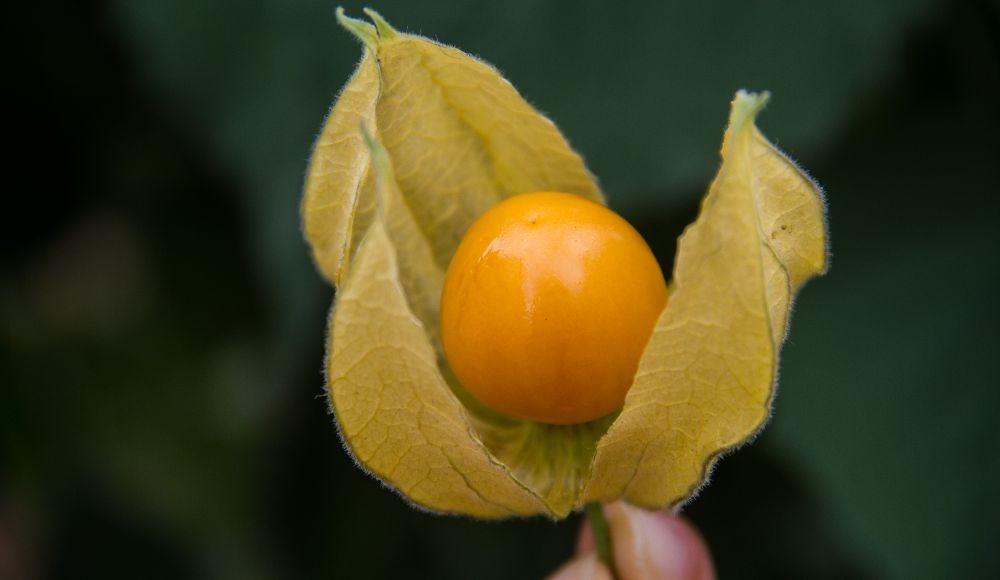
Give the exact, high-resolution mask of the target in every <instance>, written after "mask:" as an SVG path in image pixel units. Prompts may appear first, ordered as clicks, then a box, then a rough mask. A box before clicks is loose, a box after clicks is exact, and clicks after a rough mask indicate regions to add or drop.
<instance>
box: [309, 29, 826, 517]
mask: <svg viewBox="0 0 1000 580" xmlns="http://www.w3.org/2000/svg"><path fill="white" fill-rule="evenodd" d="M366 13H367V14H368V15H369V16H370V17H371V18H372V20H373V22H374V24H372V23H368V22H363V21H361V20H356V19H353V18H349V17H347V16H345V15H344V14H343V12H342V11H341V12H339V13H338V20H339V21H340V22H341V24H342V25H343V26H344V27H345V28H346V29H348V30H349V31H350V32H351V33H353V34H354V35H355V36H356V37H357V38H358V39H359V40H360V41H361V43H362V44H363V49H362V53H363V56H362V59H361V61H360V63H359V64H358V67H357V69H356V71H355V73H354V75H352V77H351V79H350V80H349V81H348V83H347V86H345V88H344V90H343V91H342V92H341V94H340V96H339V97H338V99H337V101H336V103H335V104H334V106H333V107H332V109H331V110H330V113H329V115H328V117H327V120H326V122H325V124H324V127H323V129H322V132H321V134H320V136H319V138H318V139H317V142H316V144H315V147H314V150H313V155H312V159H311V161H310V165H309V170H308V173H307V179H306V184H305V190H304V194H303V203H302V215H303V226H304V227H303V229H304V232H305V234H306V238H307V240H308V241H309V245H310V249H311V250H312V253H313V257H314V260H315V262H316V265H317V267H318V270H319V271H320V273H321V275H323V276H324V277H325V278H326V279H327V280H328V281H329V282H330V283H331V284H332V285H333V286H335V287H336V292H335V300H334V305H333V307H332V308H331V310H330V318H329V329H330V332H329V335H328V339H327V357H326V384H327V393H328V396H329V403H330V408H331V410H332V412H333V415H334V417H335V420H336V424H337V427H338V432H339V434H340V436H341V437H342V440H343V442H344V445H345V448H346V449H347V451H348V452H349V453H350V454H351V455H352V457H353V458H354V459H355V460H356V461H357V463H358V465H359V466H360V467H361V468H362V469H364V470H365V471H366V472H368V473H370V474H371V475H372V476H373V477H375V478H377V479H378V480H379V481H381V482H382V483H384V484H385V485H387V486H388V487H390V488H391V489H393V490H395V491H397V492H398V493H399V494H400V495H401V496H402V497H403V498H405V499H406V500H407V501H409V502H411V503H412V504H414V505H416V506H419V507H420V508H423V509H427V510H431V511H435V512H442V513H459V514H467V515H471V516H474V517H480V518H505V517H516V516H530V515H544V516H547V517H550V518H553V519H558V518H562V517H565V516H567V515H568V514H570V513H572V512H573V511H574V510H578V509H580V508H581V507H582V506H583V505H584V504H586V503H589V502H609V501H614V500H617V499H624V500H626V501H628V502H629V503H631V504H633V505H637V506H640V507H644V508H649V509H661V508H664V507H668V506H674V507H676V506H678V505H679V504H681V503H683V502H685V501H687V499H689V498H691V497H692V496H693V495H694V494H695V493H696V492H697V490H698V489H699V488H700V487H701V486H702V485H703V484H704V482H705V481H706V479H707V475H708V473H709V472H710V471H711V468H712V465H713V464H714V463H715V461H716V460H717V459H718V457H719V456H720V455H721V454H723V453H724V452H725V451H727V450H730V449H733V448H734V447H737V446H739V445H742V444H744V443H745V442H746V441H748V440H750V439H751V438H752V437H753V436H754V435H755V434H756V433H757V432H758V431H759V430H760V429H761V427H762V425H764V423H765V422H766V421H767V418H768V417H769V416H770V411H771V403H772V400H773V395H774V392H775V382H776V377H777V362H778V353H779V351H780V348H781V345H782V343H783V341H784V337H785V332H786V328H787V322H788V319H789V317H790V314H791V306H792V304H793V302H794V298H795V295H796V294H797V292H798V290H799V289H800V287H801V286H802V284H803V283H804V282H805V281H806V280H808V279H810V278H811V277H812V276H815V275H817V274H820V273H823V272H824V271H825V270H826V267H827V262H826V257H827V254H826V247H827V246H826V244H827V231H826V222H825V215H824V206H823V198H822V192H821V190H820V188H819V186H818V185H817V184H816V183H815V182H813V181H812V180H811V179H810V178H809V177H808V176H807V175H806V174H805V172H803V171H802V170H801V169H799V168H798V167H797V166H796V165H795V164H794V163H792V162H791V161H789V159H788V158H787V157H786V156H785V155H783V154H782V153H781V152H780V151H778V150H777V149H776V148H775V147H774V146H773V145H772V144H771V143H770V142H769V141H768V140H767V139H766V138H765V137H764V136H763V135H762V134H761V133H760V131H759V130H758V129H757V127H756V125H755V119H756V117H757V115H758V114H759V112H760V111H761V109H762V108H763V106H764V104H765V103H766V102H767V95H766V93H758V94H753V93H746V92H744V91H740V92H738V93H736V96H735V97H734V99H733V101H732V103H731V109H730V116H729V124H728V127H727V129H726V131H725V134H724V138H723V146H722V148H721V151H720V153H721V157H722V163H721V166H720V167H719V170H718V173H717V174H716V177H715V179H714V180H713V181H712V183H711V186H710V187H709V189H708V192H707V193H706V195H705V198H704V201H703V203H702V205H701V211H700V214H699V216H698V218H697V219H696V221H695V222H694V223H692V224H691V225H690V226H688V228H687V229H686V230H685V232H684V234H683V235H682V236H681V237H680V238H679V240H678V245H677V254H676V257H675V260H674V267H673V271H672V272H671V273H670V286H669V292H670V296H669V300H668V301H667V304H666V307H665V308H663V309H662V312H661V313H660V314H659V316H658V318H656V321H655V324H654V326H653V328H652V331H651V334H649V336H648V340H646V341H645V344H644V346H643V347H642V351H641V355H640V357H639V361H638V368H637V370H635V373H634V377H635V378H634V381H632V383H631V385H630V386H629V387H628V392H627V394H626V395H625V397H624V401H623V402H620V403H615V404H614V405H612V404H610V403H609V404H608V408H613V411H612V412H611V414H607V415H604V416H601V417H600V418H597V419H593V420H589V421H585V422H582V423H568V424H557V423H556V422H557V421H560V420H562V421H575V420H577V419H578V418H583V417H586V416H589V415H591V414H600V413H603V412H604V410H603V409H601V408H600V406H599V405H597V406H595V407H594V408H593V409H592V410H591V413H587V414H584V413H581V414H580V415H578V416H577V417H571V416H570V415H569V414H562V413H564V412H566V413H568V412H567V411H566V410H565V409H562V410H560V414H559V415H558V416H554V415H553V416H549V415H539V414H535V413H532V412H531V409H530V407H529V408H528V411H527V412H520V413H521V414H522V415H524V416H528V417H542V418H544V419H545V420H547V421H552V422H543V421H541V420H537V419H536V420H530V419H524V418H517V417H515V416H513V413H517V412H519V411H517V409H516V408H513V407H511V408H508V409H507V412H506V413H503V412H497V411H495V410H493V409H491V408H489V406H488V405H486V404H484V402H486V401H487V399H488V397H489V392H487V393H486V394H482V393H480V394H472V393H471V391H473V390H474V389H475V387H472V388H468V387H465V386H464V383H468V384H470V385H474V384H475V382H476V380H475V377H472V378H470V376H469V372H468V371H462V373H463V374H464V375H465V376H464V378H462V379H461V380H459V379H457V378H456V376H455V373H454V372H453V370H452V368H451V366H452V365H451V364H449V359H460V358H461V356H462V355H461V354H460V355H459V356H458V357H456V356H455V353H454V352H452V351H454V350H455V349H454V348H453V346H454V345H451V346H449V353H448V354H447V358H446V354H445V345H444V340H443V339H442V334H443V333H444V332H449V331H447V330H445V329H443V328H442V325H443V324H447V321H446V320H443V319H442V312H441V298H442V295H443V294H444V292H443V289H444V286H445V278H446V271H445V270H446V269H447V267H448V265H449V264H450V263H451V261H452V259H453V258H455V257H456V254H457V252H458V246H459V245H460V243H461V241H462V239H463V237H464V235H465V234H466V233H467V232H469V231H470V228H471V227H472V224H473V223H475V221H476V220H477V219H478V218H479V217H480V216H483V215H484V214H487V213H488V212H489V211H490V210H491V208H494V207H496V206H497V205H498V204H501V203H502V202H503V200H505V199H507V198H511V197H512V196H517V195H518V194H521V193H523V192H533V191H534V192H560V191H562V192H570V193H573V194H576V195H578V196H579V197H582V198H586V199H589V200H592V201H595V202H597V203H603V200H604V196H603V193H602V192H601V190H600V187H599V186H598V184H597V182H596V180H595V179H594V178H593V176H592V175H591V174H590V172H589V171H588V170H587V168H586V167H585V165H584V164H583V161H582V159H581V157H580V156H579V155H578V154H577V153H576V152H575V151H573V149H572V148H571V147H570V146H569V143H568V142H567V141H566V139H565V138H564V136H563V135H562V133H561V132H560V131H559V129H558V128H557V127H556V126H555V125H554V124H553V123H552V122H551V121H550V120H549V119H547V118H545V117H544V116H543V115H541V114H540V113H538V112H537V111H536V110H535V109H534V108H532V107H531V105H530V104H528V103H527V101H525V100H524V98H523V97H522V96H521V95H520V94H519V93H518V92H517V90H516V89H515V88H514V87H513V85H511V84H510V83H509V82H507V81H506V80H505V79H504V78H503V77H502V76H501V75H500V73H499V72H498V71H497V70H496V69H495V68H493V67H491V66H490V65H488V64H486V63H485V62H483V61H481V60H478V59H476V58H474V57H471V56H469V55H467V54H465V53H463V52H461V51H459V50H458V49H455V48H453V47H448V46H445V45H442V44H439V43H436V42H434V41H431V40H428V39H426V38H422V37H420V36H416V35H412V34H406V33H404V32H399V31H397V30H395V29H393V28H392V27H391V26H389V25H388V24H387V23H386V22H385V20H384V19H382V18H381V17H379V16H378V15H377V14H375V13H374V12H372V11H366ZM720 105H721V100H720ZM663 114H669V112H664V113H663ZM705 122H712V121H710V120H706V121H705ZM361 127H365V128H367V129H368V132H367V135H366V134H365V132H364V131H361V130H359V129H360V128H361ZM554 263H555V265H556V266H562V265H563V264H562V261H558V260H557V261H554ZM499 271H500V272H507V273H513V272H514V270H511V269H504V268H501V269H500V270H499ZM611 278H612V277H611V276H608V279H609V280H611ZM510 279H513V280H520V279H522V277H521V276H519V275H511V276H510ZM616 280H620V278H616ZM618 286H619V288H618V290H619V292H624V293H626V294H623V295H627V292H628V289H627V288H624V286H625V285H624V284H619V285H618ZM459 294H461V293H459ZM553 294H558V292H554V293H553ZM446 301H447V300H446ZM495 304H496V303H491V304H490V306H491V308H487V309H484V312H485V314H487V315H490V316H493V315H498V316H499V315H500V314H503V312H501V311H499V310H498V309H496V308H493V306H494V305H495ZM514 306H516V305H512V306H509V307H510V308H511V310H510V311H509V312H508V314H509V313H510V312H513V311H514V310H513V308H514ZM522 306H523V305H522ZM560 306H563V305H560ZM476 310H479V309H476ZM470 311H473V310H471V309H470ZM487 322H489V321H487ZM586 323H587V324H588V325H592V327H593V328H601V327H602V325H605V324H609V321H608V320H607V319H601V318H598V317H595V316H591V317H590V319H587V320H586ZM611 324H612V325H613V324H614V321H611ZM460 326H461V325H457V327H460ZM484 327H486V326H484ZM527 327H528V328H531V325H530V324H529V325H528V326H527ZM574 333H575V334H580V332H579V331H578V329H577V328H576V327H574V328H572V329H571V330H570V331H568V332H566V333H564V334H566V335H571V334H574ZM494 338H496V337H490V339H491V340H493V339H494ZM508 338H510V337H508ZM562 338H565V339H567V340H568V339H569V338H573V339H574V340H575V339H576V338H575V337H560V339H562ZM448 340H449V344H451V342H453V341H451V339H448ZM501 342H502V343H503V344H505V345H506V344H507V343H514V342H516V341H512V340H505V341H501ZM522 342H525V341H522ZM459 344H460V346H459V350H461V349H462V348H465V347H470V346H469V345H472V342H471V341H459ZM609 344H610V342H608V343H606V344H605V345H604V347H603V348H614V346H613V345H612V346H609ZM470 348H471V347H470ZM498 350H500V349H499V348H497V347H487V348H483V351H484V354H486V355H495V354H497V352H498ZM553 352H557V353H564V352H565V349H561V348H560V347H554V348H553ZM598 352H599V354H600V355H602V356H603V355H605V354H606V353H604V352H600V351H598ZM473 354H477V353H473ZM536 355H537V352H535V351H532V352H531V353H529V354H528V355H526V356H524V357H522V358H521V359H520V360H521V361H525V360H526V361H529V362H532V363H538V362H540V361H543V360H544V359H545V358H550V357H542V356H536ZM551 358H553V359H554V360H556V362H558V357H557V356H556V357H551ZM451 362H452V364H454V361H451ZM550 362H551V361H550ZM588 363H589V361H588ZM455 366H456V367H461V363H459V364H455ZM514 366H515V365H513V364H512V365H511V367H514ZM503 370H504V372H506V373H510V372H513V371H514V370H517V369H515V368H508V369H503ZM629 372H631V370H630V371H629ZM611 382H612V381H608V382H607V383H604V384H610V383H611ZM566 384H568V383H566ZM480 390H482V389H480ZM579 390H580V391H583V392H589V391H587V390H585V389H579ZM543 392H544V390H543ZM609 398H610V397H609ZM559 402H562V401H559ZM504 403H505V402H504V401H500V402H496V401H493V402H491V403H490V404H492V405H495V406H497V407H498V408H499V407H500V406H501V405H503V404H504ZM508 403H509V401H508ZM615 405H617V407H615ZM557 407H558V406H557ZM576 410H577V411H579V409H576Z"/></svg>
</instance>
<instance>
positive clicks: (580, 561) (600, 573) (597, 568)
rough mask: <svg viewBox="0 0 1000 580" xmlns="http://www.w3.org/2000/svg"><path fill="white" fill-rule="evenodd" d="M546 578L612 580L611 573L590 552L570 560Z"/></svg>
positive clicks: (554, 579)
mask: <svg viewBox="0 0 1000 580" xmlns="http://www.w3.org/2000/svg"><path fill="white" fill-rule="evenodd" d="M548 580H612V578H611V573H610V572H609V571H608V569H607V567H605V566H604V564H602V563H601V562H600V561H599V560H598V559H597V554H595V553H590V554H585V555H583V556H580V557H578V558H575V559H573V560H570V561H569V562H567V563H566V564H564V565H563V566H562V567H560V568H559V569H558V570H556V571H555V572H553V573H552V575H551V576H549V578H548Z"/></svg>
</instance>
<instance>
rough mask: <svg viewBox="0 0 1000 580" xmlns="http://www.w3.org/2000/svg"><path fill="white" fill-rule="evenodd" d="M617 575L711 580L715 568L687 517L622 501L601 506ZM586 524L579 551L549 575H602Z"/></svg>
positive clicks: (636, 579)
mask: <svg viewBox="0 0 1000 580" xmlns="http://www.w3.org/2000/svg"><path fill="white" fill-rule="evenodd" d="M604 514H605V517H606V518H607V520H608V527H609V532H610V535H611V544H612V549H613V550H614V560H615V562H614V563H615V568H616V569H617V570H616V571H617V574H618V575H617V577H618V579H619V580H667V579H669V580H714V578H715V567H714V566H713V565H712V558H711V556H710V555H709V552H708V548H707V547H706V546H705V542H704V540H702V538H701V535H700V534H699V533H698V532H697V531H696V530H695V529H694V528H693V527H692V526H691V524H689V523H688V522H687V521H685V520H684V519H682V518H681V517H679V516H676V515H673V514H670V513H666V512H650V511H646V510H642V509H639V508H636V507H632V506H630V505H628V504H626V503H624V502H620V501H619V502H615V503H612V504H607V505H605V506H604ZM594 550H595V549H594V540H593V533H592V532H591V530H590V525H589V523H586V522H585V523H584V526H583V529H581V531H580V541H579V543H578V546H577V551H578V552H579V553H580V554H581V555H580V556H578V557H577V558H576V559H574V560H573V561H571V562H570V563H569V564H567V565H566V566H564V567H563V568H560V569H559V571H558V572H557V575H556V576H554V577H553V579H552V580H555V579H558V580H571V579H572V580H576V579H583V578H587V579H590V578H594V579H597V578H607V577H608V576H606V575H602V574H607V569H606V568H605V567H604V566H603V565H601V564H600V563H599V562H598V561H597V558H596V555H595V554H594Z"/></svg>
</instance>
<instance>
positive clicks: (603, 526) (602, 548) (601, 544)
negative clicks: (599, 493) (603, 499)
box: [584, 502, 618, 579]
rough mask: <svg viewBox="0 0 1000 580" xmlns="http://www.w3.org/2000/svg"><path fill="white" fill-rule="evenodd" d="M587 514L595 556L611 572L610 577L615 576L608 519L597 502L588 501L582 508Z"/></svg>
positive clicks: (616, 575)
mask: <svg viewBox="0 0 1000 580" xmlns="http://www.w3.org/2000/svg"><path fill="white" fill-rule="evenodd" d="M584 510H585V512H586V514H587V521H589V522H590V529H591V531H592V532H593V533H594V545H595V546H597V557H598V558H600V559H601V562H604V565H605V566H607V567H608V570H609V571H610V572H611V578H612V579H614V578H617V577H618V574H616V573H615V558H614V553H613V552H612V551H611V530H610V529H609V528H608V520H607V518H605V517H604V508H603V507H602V506H601V504H599V503H597V502H593V503H588V504H587V505H586V507H585V508H584Z"/></svg>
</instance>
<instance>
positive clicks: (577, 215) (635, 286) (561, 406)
mask: <svg viewBox="0 0 1000 580" xmlns="http://www.w3.org/2000/svg"><path fill="white" fill-rule="evenodd" d="M666 302H667V288H666V283H665V282H664V279H663V273H662V272H661V271H660V267H659V264H657V262H656V258H655V257H654V256H653V253H652V251H650V249H649V246H648V245H647V244H646V242H645V241H644V240H643V239H642V237H641V236H640V235H639V233H638V232H636V231H635V229H634V228H633V227H632V226H631V225H629V223H628V222H626V221H625V220H624V219H622V218H621V217H620V216H618V215H617V214H615V213H614V212H613V211H611V210H609V209H608V208H606V207H604V206H603V205H600V204H598V203H595V202H592V201H589V200H587V199H584V198H582V197H579V196H576V195H570V194H566V193H552V192H543V193H529V194H522V195H516V196H514V197H511V198H508V199H507V200H505V201H503V202H501V203H499V204H497V205H496V206H494V207H493V208H491V209H490V210H489V211H487V212H486V213H484V214H483V215H482V216H481V217H480V218H479V219H478V220H477V221H476V222H475V223H473V224H472V226H471V227H470V228H469V230H468V232H466V234H465V236H464V238H463V239H462V241H461V243H460V244H459V246H458V249H457V250H456V251H455V255H454V257H453V258H452V260H451V264H450V265H449V267H448V272H447V274H446V277H445V283H444V290H443V292H442V296H441V340H442V342H443V344H444V351H445V356H446V358H447V359H448V363H449V364H450V366H451V368H452V370H453V371H454V372H455V375H456V376H457V377H458V380H459V381H460V382H461V383H462V385H463V386H464V387H465V389H466V390H468V391H469V392H470V393H471V394H472V395H474V396H475V397H476V398H477V399H478V400H479V401H481V402H482V403H484V404H485V405H487V406H488V407H490V408H492V409H494V410H496V411H500V412H502V413H505V414H507V415H510V416H513V417H518V418H521V419H528V420H532V421H538V422H543V423H553V424H563V425H566V424H574V423H583V422H586V421H590V420H593V419H597V418H600V417H603V416H605V415H607V414H609V413H611V412H613V411H615V410H617V409H620V408H621V406H622V403H623V401H624V399H625V394H626V393H627V392H628V389H629V387H630V386H631V384H632V382H633V379H634V377H635V372H636V368H637V367H638V363H639V358H640V356H641V355H642V351H643V349H644V348H645V346H646V343H647V342H648V341H649V337H650V334H651V333H652V330H653V326H654V324H655V323H656V320H657V318H658V317H659V315H660V313H661V312H662V311H663V308H664V307H665V306H666Z"/></svg>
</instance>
